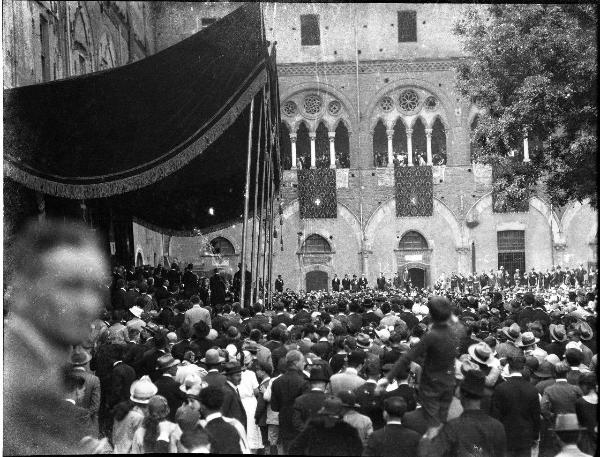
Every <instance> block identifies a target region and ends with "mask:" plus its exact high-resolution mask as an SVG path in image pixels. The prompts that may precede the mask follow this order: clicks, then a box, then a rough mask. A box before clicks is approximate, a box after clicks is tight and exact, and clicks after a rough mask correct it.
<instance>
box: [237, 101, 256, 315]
mask: <svg viewBox="0 0 600 457" xmlns="http://www.w3.org/2000/svg"><path fill="white" fill-rule="evenodd" d="M254 98H255V97H252V101H251V102H250V121H249V123H248V155H247V157H246V185H245V189H244V220H243V222H242V260H241V262H240V263H241V268H240V281H241V285H240V306H241V307H242V308H243V307H244V306H245V303H244V301H245V300H244V295H245V293H246V234H247V232H248V206H249V203H250V202H249V200H250V162H251V160H252V129H253V124H254Z"/></svg>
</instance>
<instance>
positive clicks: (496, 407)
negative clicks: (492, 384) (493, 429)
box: [491, 377, 540, 450]
mask: <svg viewBox="0 0 600 457" xmlns="http://www.w3.org/2000/svg"><path fill="white" fill-rule="evenodd" d="M491 413H492V416H493V417H495V418H496V419H498V420H499V421H500V422H502V424H503V425H504V429H505V431H506V439H507V448H508V449H509V450H513V449H525V448H530V447H531V446H532V444H533V441H534V440H536V439H538V437H539V434H540V402H539V399H538V391H537V389H536V388H535V387H534V386H533V385H532V384H531V383H529V382H528V381H527V380H526V379H524V378H522V377H510V378H508V380H507V381H506V382H503V383H501V384H499V385H497V386H496V388H495V389H494V393H493V394H492V409H491Z"/></svg>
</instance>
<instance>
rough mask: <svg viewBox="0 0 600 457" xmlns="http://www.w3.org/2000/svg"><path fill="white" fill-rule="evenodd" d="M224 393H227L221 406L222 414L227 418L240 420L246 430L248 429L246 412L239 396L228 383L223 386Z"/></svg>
mask: <svg viewBox="0 0 600 457" xmlns="http://www.w3.org/2000/svg"><path fill="white" fill-rule="evenodd" d="M223 392H224V393H225V398H224V399H223V406H221V414H223V416H225V417H232V418H233V419H237V420H239V421H240V423H241V424H242V425H243V426H244V428H246V425H247V424H246V420H247V418H246V410H245V409H244V405H243V404H242V399H241V398H240V396H239V394H238V393H237V392H236V391H235V390H234V389H233V387H231V386H230V385H229V383H228V382H226V383H225V385H224V386H223Z"/></svg>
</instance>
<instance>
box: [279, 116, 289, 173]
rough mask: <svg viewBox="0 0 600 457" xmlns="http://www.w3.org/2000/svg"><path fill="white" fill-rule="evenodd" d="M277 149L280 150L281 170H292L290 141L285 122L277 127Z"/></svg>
mask: <svg viewBox="0 0 600 457" xmlns="http://www.w3.org/2000/svg"><path fill="white" fill-rule="evenodd" d="M279 147H280V148H281V150H280V152H281V161H282V163H283V169H284V170H289V169H291V168H292V141H291V140H290V129H288V126H287V124H286V123H285V122H282V123H281V126H280V127H279Z"/></svg>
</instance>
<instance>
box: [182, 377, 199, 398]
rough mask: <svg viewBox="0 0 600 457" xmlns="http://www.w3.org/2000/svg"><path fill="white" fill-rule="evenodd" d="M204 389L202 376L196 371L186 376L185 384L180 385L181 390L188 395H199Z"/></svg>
mask: <svg viewBox="0 0 600 457" xmlns="http://www.w3.org/2000/svg"><path fill="white" fill-rule="evenodd" d="M201 389H202V378H201V377H200V376H199V375H197V374H196V373H192V374H189V375H187V376H186V378H185V381H183V384H182V385H181V386H179V390H181V391H182V392H184V393H186V394H188V395H198V394H199V393H200V390H201Z"/></svg>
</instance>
